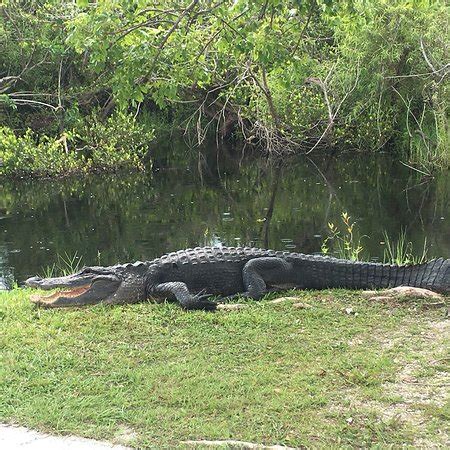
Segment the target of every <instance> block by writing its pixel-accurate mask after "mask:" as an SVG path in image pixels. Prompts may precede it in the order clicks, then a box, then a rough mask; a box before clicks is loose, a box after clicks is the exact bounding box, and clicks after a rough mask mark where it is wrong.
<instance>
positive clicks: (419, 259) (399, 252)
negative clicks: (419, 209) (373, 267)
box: [383, 231, 428, 265]
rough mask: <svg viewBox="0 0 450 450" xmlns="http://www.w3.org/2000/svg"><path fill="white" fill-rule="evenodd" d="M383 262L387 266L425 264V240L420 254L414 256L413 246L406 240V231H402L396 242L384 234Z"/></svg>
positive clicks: (426, 251) (426, 249) (426, 250)
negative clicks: (387, 264)
mask: <svg viewBox="0 0 450 450" xmlns="http://www.w3.org/2000/svg"><path fill="white" fill-rule="evenodd" d="M383 236H384V245H385V249H384V254H383V261H384V262H385V263H389V264H397V265H402V264H422V263H425V262H427V260H428V258H427V253H428V247H427V239H426V238H425V239H424V241H423V247H422V252H421V254H414V253H415V252H414V249H413V244H412V242H411V241H408V240H407V238H406V231H402V232H401V233H400V234H399V236H398V238H397V239H396V240H393V239H392V238H390V237H389V235H388V234H387V233H386V232H384V233H383Z"/></svg>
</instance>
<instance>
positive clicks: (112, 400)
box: [0, 290, 448, 448]
mask: <svg viewBox="0 0 450 450" xmlns="http://www.w3.org/2000/svg"><path fill="white" fill-rule="evenodd" d="M29 294H30V292H29V291H27V290H14V291H12V292H9V293H3V294H0V317H1V320H2V335H1V339H2V342H1V346H2V349H3V350H2V355H3V364H2V377H1V378H2V389H1V390H0V396H1V401H0V408H1V410H0V420H2V421H3V422H10V423H19V424H23V425H27V426H29V427H33V428H37V429H40V430H45V431H50V432H52V433H74V434H78V435H83V436H89V437H96V438H103V439H108V440H111V441H115V442H124V443H127V444H129V445H138V446H140V447H158V448H164V447H170V448H179V447H183V444H181V442H182V441H185V440H189V439H191V440H202V439H211V440H213V439H240V440H245V441H252V442H258V443H265V444H276V443H278V444H285V445H289V446H293V447H295V446H302V445H305V446H308V447H328V448H329V447H330V446H332V447H333V446H334V447H335V446H352V447H361V446H362V447H366V446H369V445H375V444H376V445H380V446H387V445H393V446H399V445H402V444H408V445H417V446H423V447H430V446H432V445H443V444H444V442H445V419H446V417H447V418H448V415H447V414H448V412H446V410H445V406H444V394H445V390H446V388H445V386H446V385H448V382H447V383H446V382H445V379H444V378H445V376H444V375H445V363H446V361H448V359H446V358H445V356H446V355H445V354H444V349H445V348H446V346H445V342H444V341H445V340H446V339H447V340H448V333H447V335H446V330H448V321H446V319H445V318H444V314H443V310H442V308H429V307H427V305H425V304H422V303H420V302H414V303H409V302H402V303H397V304H395V303H391V304H383V303H374V302H370V301H368V300H363V299H361V297H360V295H359V294H358V293H357V292H347V291H323V292H302V293H297V294H296V295H297V296H298V297H299V301H301V302H303V303H307V304H308V305H310V306H311V307H309V308H295V307H294V306H293V305H292V303H291V302H286V303H281V304H272V303H269V302H268V301H267V300H268V299H266V300H264V301H262V302H249V303H248V304H247V307H246V308H244V309H242V310H239V311H232V312H217V313H215V314H212V313H204V312H189V313H187V312H184V311H182V310H181V309H179V308H178V307H177V306H176V305H169V304H168V305H153V304H138V305H128V306H123V307H114V308H111V307H103V306H99V307H93V308H88V309H80V310H53V311H52V310H39V309H35V308H34V307H33V306H32V305H31V303H30V302H29V299H28V297H29ZM349 308H350V309H349ZM447 343H448V342H447ZM447 381H448V380H447ZM447 411H448V410H447Z"/></svg>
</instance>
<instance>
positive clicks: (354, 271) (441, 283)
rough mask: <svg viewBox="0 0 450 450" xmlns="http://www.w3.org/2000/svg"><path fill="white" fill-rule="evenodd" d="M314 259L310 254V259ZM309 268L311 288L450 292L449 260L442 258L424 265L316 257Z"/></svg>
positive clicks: (309, 285) (309, 284)
mask: <svg viewBox="0 0 450 450" xmlns="http://www.w3.org/2000/svg"><path fill="white" fill-rule="evenodd" d="M310 258H311V259H310ZM313 258H314V257H309V258H308V260H309V261H311V260H312V259H313ZM311 262H312V261H311ZM309 267H310V270H307V273H308V276H307V278H308V283H307V285H308V287H312V288H319V289H323V288H333V287H342V288H347V289H373V288H375V289H377V288H388V287H396V286H414V287H421V288H425V289H430V290H432V291H436V292H441V293H450V259H443V258H439V259H434V260H432V261H429V262H427V263H424V264H415V265H404V266H397V265H391V264H380V263H369V262H359V261H358V262H353V261H347V260H342V259H335V258H324V257H315V258H314V262H312V264H311V266H309Z"/></svg>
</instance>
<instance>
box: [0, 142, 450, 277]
mask: <svg viewBox="0 0 450 450" xmlns="http://www.w3.org/2000/svg"><path fill="white" fill-rule="evenodd" d="M187 154H188V153H187V152H186V153H185V154H184V155H183V153H180V152H179V150H178V151H177V152H174V153H167V152H166V153H165V156H164V157H161V158H158V157H157V158H156V160H155V162H154V165H153V170H151V171H148V173H134V174H120V175H115V176H113V175H109V176H103V175H93V176H89V177H87V178H69V179H64V180H58V181H42V180H41V181H37V180H34V181H33V180H18V181H15V182H11V181H8V182H6V181H0V280H3V281H2V283H3V284H11V283H12V282H13V281H17V282H18V283H19V284H20V283H21V282H23V280H24V279H26V278H27V277H29V276H32V275H36V274H40V275H42V274H43V273H45V270H46V269H45V268H46V267H47V268H48V267H51V266H52V265H53V264H57V265H58V264H60V263H61V259H66V258H69V259H74V260H75V261H80V264H81V265H98V264H101V265H111V264H115V263H117V262H126V261H135V260H147V259H151V258H154V257H157V256H159V255H161V254H164V253H166V252H169V251H173V250H177V249H182V248H186V247H195V246H203V245H220V244H224V245H230V246H244V245H249V246H258V247H269V248H273V249H280V250H290V251H298V252H304V253H315V252H319V251H320V249H321V244H322V242H323V240H324V238H325V237H326V236H327V233H328V223H329V222H331V223H334V224H336V225H342V220H341V214H342V213H343V212H347V213H348V214H349V215H350V216H351V219H352V220H354V221H355V230H356V233H357V234H358V235H359V236H361V243H362V246H363V247H364V250H363V255H362V256H363V257H364V258H370V259H372V260H380V259H382V257H383V252H384V247H385V245H384V244H383V243H382V242H384V234H383V233H384V232H386V233H387V234H388V235H389V236H390V237H391V239H393V240H396V239H397V238H398V236H399V234H400V233H401V232H404V233H406V236H407V239H408V241H411V243H412V246H413V248H414V250H415V252H416V253H421V251H422V247H423V245H424V240H425V239H426V245H427V247H428V256H429V257H433V256H444V257H447V258H448V257H450V226H449V221H450V203H449V195H450V177H449V174H448V172H446V173H443V174H438V175H437V176H436V177H434V178H431V177H424V176H423V175H422V174H420V173H418V172H416V171H413V170H411V169H409V168H407V167H405V166H404V165H402V164H401V163H400V162H395V161H394V160H393V159H391V158H390V157H388V156H383V155H377V156H373V157H368V156H367V155H361V156H355V155H352V156H349V157H342V155H341V156H339V157H338V158H334V157H329V158H323V157H322V158H320V159H318V160H312V159H308V158H306V157H304V156H302V157H293V158H289V159H287V160H286V161H285V162H284V164H283V165H280V164H274V163H267V161H265V160H262V159H258V158H245V159H243V158H241V155H240V154H239V153H238V154H232V153H230V152H229V151H228V150H227V149H221V150H220V152H219V154H218V155H219V156H217V152H216V151H212V152H206V151H204V152H199V153H198V155H195V156H194V155H193V156H192V157H191V160H189V161H186V155H187ZM191 154H192V152H191V153H189V155H191ZM171 155H172V156H173V157H171ZM174 155H175V156H174Z"/></svg>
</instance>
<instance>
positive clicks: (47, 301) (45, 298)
mask: <svg viewBox="0 0 450 450" xmlns="http://www.w3.org/2000/svg"><path fill="white" fill-rule="evenodd" d="M90 288H91V285H90V284H86V285H85V286H77V287H75V288H73V289H66V290H64V291H58V292H54V293H53V294H49V295H40V294H33V295H31V296H30V300H31V301H32V302H33V303H34V304H36V305H38V306H42V307H43V308H53V307H56V305H55V304H54V303H55V302H56V301H57V300H59V299H60V298H62V297H64V298H76V297H79V296H82V295H83V294H85V293H86V292H88V291H89V289H90Z"/></svg>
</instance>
